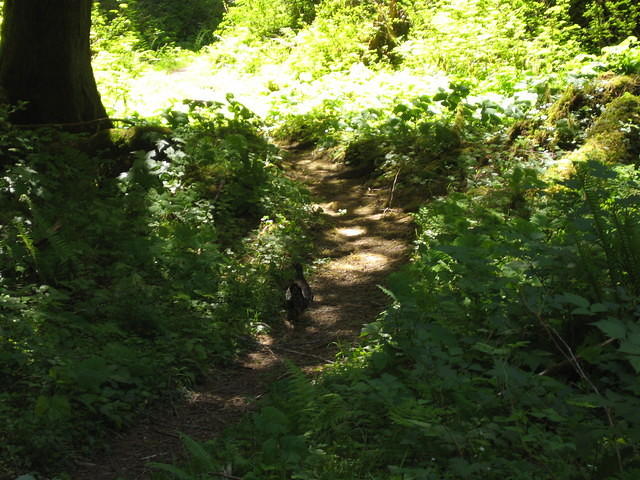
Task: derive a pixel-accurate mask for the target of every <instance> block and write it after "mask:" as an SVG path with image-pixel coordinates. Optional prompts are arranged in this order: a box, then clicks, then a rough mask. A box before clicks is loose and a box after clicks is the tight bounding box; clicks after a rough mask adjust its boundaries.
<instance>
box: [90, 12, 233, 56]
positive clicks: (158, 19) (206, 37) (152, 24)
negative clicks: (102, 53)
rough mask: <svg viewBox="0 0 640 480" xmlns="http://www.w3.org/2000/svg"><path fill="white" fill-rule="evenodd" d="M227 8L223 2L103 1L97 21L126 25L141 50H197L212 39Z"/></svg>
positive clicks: (97, 13)
mask: <svg viewBox="0 0 640 480" xmlns="http://www.w3.org/2000/svg"><path fill="white" fill-rule="evenodd" d="M225 5H226V4H225V2H224V0H185V1H182V2H179V3H176V2H171V1H157V0H130V1H128V2H119V1H116V0H102V1H100V2H97V5H96V10H95V13H94V20H96V19H97V20H101V19H104V20H106V21H107V22H108V23H109V24H112V23H113V22H115V23H116V24H119V23H121V22H126V23H127V24H128V27H127V31H128V32H129V33H131V34H133V35H134V36H135V37H136V40H137V45H136V46H137V47H138V48H140V47H142V48H143V49H153V50H156V49H159V48H162V47H165V46H171V45H179V46H181V47H185V48H193V49H196V50H197V49H199V48H200V47H203V46H204V45H207V44H209V43H210V42H211V41H212V40H213V32H214V31H215V29H216V27H217V26H218V24H219V23H220V22H221V21H222V17H223V15H224V12H225V8H226V6H225Z"/></svg>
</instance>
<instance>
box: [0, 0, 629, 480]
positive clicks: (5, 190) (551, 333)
mask: <svg viewBox="0 0 640 480" xmlns="http://www.w3.org/2000/svg"><path fill="white" fill-rule="evenodd" d="M169 3H171V2H163V1H160V2H148V1H143V0H137V1H131V2H128V3H118V2H112V1H105V2H97V3H96V5H95V8H94V24H93V33H92V46H93V50H94V62H93V63H94V69H95V71H96V77H97V80H98V83H99V86H100V89H101V92H102V94H103V98H104V102H105V104H106V105H107V108H108V111H109V112H110V113H111V114H113V115H115V116H117V117H119V118H122V117H125V120H126V121H128V122H134V123H136V124H138V126H142V127H146V126H149V125H148V124H154V125H155V126H156V127H157V125H156V124H161V125H162V127H161V128H160V129H159V131H160V132H164V133H163V134H161V135H160V136H159V137H158V138H156V141H157V143H155V147H154V150H153V151H151V152H147V151H137V152H135V153H133V154H130V153H129V152H124V153H123V152H122V151H117V149H116V150H109V151H102V152H97V151H95V150H92V149H91V148H87V145H90V144H91V142H87V139H83V138H78V137H69V136H66V135H63V134H61V133H59V132H55V131H38V132H30V131H26V130H19V129H15V128H13V127H11V125H9V124H8V123H7V122H6V120H5V119H6V117H7V112H4V111H3V112H2V115H0V150H1V152H2V155H3V156H2V158H1V159H0V161H1V165H0V166H1V167H2V168H3V174H2V176H1V177H0V202H2V209H0V271H1V274H0V298H1V303H0V322H1V323H0V341H1V342H2V347H3V348H2V350H1V351H0V380H1V381H2V385H3V387H0V421H2V424H3V428H2V429H0V444H2V445H3V447H4V448H3V450H2V454H1V456H0V476H6V477H11V476H15V475H17V474H19V473H24V472H27V471H34V472H35V471H46V472H52V471H59V470H60V469H62V468H63V467H60V461H63V460H67V461H68V460H73V459H77V458H78V457H79V456H88V455H89V454H90V453H91V452H93V451H95V450H96V449H97V448H98V447H99V446H101V445H102V444H103V441H104V439H105V438H106V437H108V436H109V435H110V432H113V431H114V430H119V429H123V428H126V427H127V426H128V425H130V424H131V423H132V422H133V421H134V420H135V418H136V416H137V415H138V414H139V413H140V412H141V411H142V410H144V409H145V408H146V407H148V406H149V405H150V403H151V402H154V401H156V400H157V399H159V398H160V397H162V396H163V395H165V394H170V395H176V394H177V393H176V392H178V391H179V390H180V389H181V388H183V387H189V386H190V385H192V384H193V383H194V382H197V381H198V379H199V378H200V377H201V376H202V375H203V374H204V373H205V372H206V370H207V368H208V366H209V365H210V364H211V363H212V362H215V363H224V362H227V361H230V360H231V359H232V358H233V356H234V354H235V353H236V352H237V351H238V350H239V349H241V348H242V344H243V342H244V341H245V340H246V339H247V338H248V337H249V336H250V335H252V334H254V333H256V332H257V331H259V330H260V329H263V328H265V324H266V323H269V322H273V321H277V319H278V317H279V313H280V312H279V309H280V297H281V293H282V290H283V289H282V286H283V281H284V280H285V279H286V278H287V275H288V272H287V267H288V265H290V264H291V263H292V262H295V261H299V260H300V259H301V258H302V255H303V252H308V251H309V250H310V246H309V237H308V236H307V232H308V230H309V228H310V225H311V224H312V222H313V218H314V215H313V211H312V210H311V208H310V207H309V200H308V198H307V194H306V193H305V192H304V190H302V189H301V188H300V187H299V186H297V185H295V184H294V183H292V182H291V181H290V180H288V179H286V177H284V176H283V174H282V171H281V168H280V158H279V154H278V151H277V149H275V147H273V146H272V145H271V144H270V143H269V142H268V141H267V140H266V136H269V137H271V138H275V139H277V140H279V141H283V142H284V141H292V142H296V143H298V144H300V145H307V146H313V147H315V148H317V149H324V150H326V151H328V152H331V153H332V154H333V155H334V157H335V159H336V160H339V161H344V162H346V163H347V164H348V167H349V168H350V169H352V171H353V172H358V173H359V174H360V175H362V176H363V181H367V182H370V183H371V184H372V186H375V187H376V188H379V187H390V186H391V185H393V188H394V189H395V188H396V187H397V192H396V199H397V201H398V203H399V206H403V207H407V208H410V209H412V210H414V211H415V212H416V213H415V221H416V226H417V233H416V241H415V252H414V256H413V259H412V262H411V264H410V265H409V266H407V267H406V268H405V269H404V270H403V271H401V272H400V273H398V274H397V275H395V276H394V277H393V278H392V279H391V280H390V281H389V283H388V289H387V293H388V294H389V297H390V299H391V300H390V301H391V302H392V305H391V306H390V307H389V308H388V309H387V310H386V311H385V312H383V313H382V314H381V315H380V317H379V318H378V319H377V320H375V321H373V322H372V323H371V324H369V325H367V326H366V327H365V329H364V332H363V338H362V340H361V344H360V346H357V347H353V348H352V349H349V350H345V351H343V352H342V353H341V354H340V356H339V362H337V363H336V364H335V365H333V366H331V367H327V368H326V369H325V371H324V372H323V373H322V374H321V375H319V376H318V377H317V378H314V379H308V378H307V377H306V376H305V375H303V374H302V373H301V372H300V371H299V370H298V369H297V368H296V367H295V366H293V365H291V366H289V375H288V378H286V379H285V380H284V381H282V382H279V383H278V384H276V385H275V386H274V387H273V390H272V392H271V394H270V395H269V397H268V398H267V399H266V400H265V402H264V403H263V404H262V405H261V406H260V408H258V409H257V411H256V413H254V414H252V415H250V416H249V417H248V418H247V419H246V420H245V422H244V423H243V424H242V425H241V426H239V427H234V430H233V431H229V432H227V433H226V434H225V435H224V436H222V437H221V438H219V439H217V440H212V441H210V442H204V443H198V442H195V441H193V440H191V439H189V438H186V437H185V446H186V448H187V450H188V452H189V454H190V457H189V458H188V459H187V460H186V461H185V462H184V463H183V464H181V465H156V467H157V469H158V476H159V477H162V478H180V479H195V478H211V477H212V476H213V477H216V478H218V476H219V475H218V474H223V476H224V475H226V476H241V478H243V479H245V480H249V479H252V478H253V479H260V480H267V479H288V478H299V479H327V480H329V479H331V480H333V479H351V478H353V479H363V478H371V479H377V478H379V479H404V480H410V479H416V480H417V479H434V480H435V479H438V480H440V479H462V478H482V479H494V478H495V479H498V478H500V479H501V478H509V479H523V480H524V479H549V480H551V479H553V480H560V479H562V480H564V479H567V480H569V479H584V478H589V479H594V480H596V479H598V480H599V479H617V480H631V479H635V478H637V477H638V475H640V452H639V447H638V445H639V444H640V443H639V441H640V438H639V437H640V434H639V433H638V432H640V428H639V426H638V420H637V411H638V407H639V405H638V400H637V399H638V395H639V394H640V391H638V386H637V375H638V372H639V370H640V363H639V361H638V358H639V357H638V355H640V331H639V330H638V315H639V313H638V308H637V304H638V295H639V294H640V271H638V266H637V265H638V260H639V257H640V243H639V242H640V232H639V231H638V223H639V220H640V219H639V218H638V217H639V215H640V212H639V211H638V207H637V204H638V201H637V200H638V194H639V191H640V173H639V172H638V169H637V159H638V147H637V144H638V132H639V127H638V111H639V110H638V105H640V100H639V99H638V94H639V93H640V89H639V88H638V85H640V81H639V80H638V74H640V54H639V51H640V49H639V48H638V43H637V39H636V38H635V37H633V36H630V35H638V33H639V32H638V27H637V22H636V21H634V20H637V18H638V14H639V10H638V7H637V6H636V5H635V4H634V3H633V2H628V1H626V0H615V1H611V2H599V1H596V0H587V1H584V2H583V1H573V0H556V1H551V2H548V1H542V0H540V1H539V0H469V1H466V0H441V1H437V2H433V1H426V0H425V1H422V0H420V1H414V2H410V1H405V0H398V1H395V0H389V1H382V0H376V1H371V2H365V1H360V0H325V1H321V2H316V1H312V0H296V1H292V2H285V1H280V0H277V1H270V2H267V1H264V0H242V1H238V2H222V1H217V0H215V1H214V0H197V1H196V0H193V1H190V2H180V4H179V6H176V5H178V4H177V3H176V2H174V4H171V5H169ZM1 4H2V2H0V5H1ZM223 12H224V13H223ZM223 17H224V18H223ZM216 28H217V29H216ZM625 39H626V40H625ZM621 42H622V43H621ZM601 47H606V48H604V49H602V50H600V49H601ZM198 49H200V50H199V51H198ZM195 51H197V53H196V52H195ZM178 78H180V79H182V81H183V82H185V79H188V82H186V83H188V85H183V84H179V83H180V82H177V79H178ZM229 93H233V94H235V96H233V95H232V96H230V95H228V94H229ZM183 99H184V100H183ZM245 105H246V106H245ZM252 111H255V112H257V113H258V115H255V114H253V113H251V112H252ZM141 118H146V120H141ZM157 131H158V130H157ZM621 162H625V163H626V164H624V165H623V164H622V163H621ZM396 182H397V183H396ZM427 199H428V200H429V203H426V204H425V200H427ZM394 206H395V205H394ZM27 478H29V477H27Z"/></svg>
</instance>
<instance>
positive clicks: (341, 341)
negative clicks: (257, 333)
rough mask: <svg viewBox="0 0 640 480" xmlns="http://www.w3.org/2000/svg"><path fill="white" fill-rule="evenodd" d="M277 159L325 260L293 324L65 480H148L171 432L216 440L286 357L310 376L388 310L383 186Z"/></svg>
mask: <svg viewBox="0 0 640 480" xmlns="http://www.w3.org/2000/svg"><path fill="white" fill-rule="evenodd" d="M286 163H287V166H288V171H289V174H290V176H291V177H293V178H295V179H296V180H299V181H302V182H304V183H305V184H306V185H307V186H308V187H309V189H310V190H311V193H312V194H313V196H314V198H315V199H316V201H317V202H318V206H319V207H321V208H322V210H323V212H324V213H323V217H324V221H323V223H322V225H323V226H322V227H321V228H320V229H319V230H318V231H317V232H316V239H315V241H316V245H317V250H318V254H317V256H318V257H319V258H325V259H326V262H324V263H322V264H321V265H320V266H318V268H317V269H316V272H315V274H314V275H313V276H311V277H310V278H309V283H310V284H311V288H312V289H313V292H314V295H315V301H314V303H313V304H312V306H311V307H310V308H309V310H307V312H305V314H304V317H303V319H302V320H301V322H300V323H299V324H297V325H295V327H293V328H283V329H280V331H276V332H273V333H272V335H270V336H264V337H262V338H260V339H259V342H260V343H259V344H258V345H256V348H255V349H253V350H252V351H250V352H248V353H247V354H246V355H245V356H244V357H242V358H240V359H239V360H238V361H237V362H236V363H234V364H233V365H231V366H228V367H224V368H220V369H217V370H214V371H212V372H210V374H209V375H208V377H207V378H206V379H205V382H204V383H203V384H201V385H198V386H196V387H194V389H193V391H189V392H188V393H187V394H186V395H185V398H184V400H180V401H178V402H175V403H174V404H172V405H169V406H167V405H164V406H162V407H158V408H156V409H154V410H153V411H151V412H149V414H148V415H147V416H146V417H145V418H144V419H142V421H141V422H140V423H139V424H138V425H137V426H136V427H134V428H133V429H132V430H130V431H128V432H126V433H124V434H122V435H120V436H117V437H115V438H114V442H113V444H112V446H111V448H110V451H109V452H108V453H107V454H103V455H101V456H100V457H99V458H95V459H91V460H86V459H82V460H80V459H78V460H76V463H77V465H78V469H77V471H76V472H75V473H73V474H72V478H73V479H74V480H116V479H120V478H121V479H126V480H134V479H135V480H137V479H144V478H148V477H149V474H150V472H151V468H150V467H149V466H148V463H149V462H160V463H169V462H172V461H173V460H175V459H176V458H177V457H178V456H179V455H180V453H181V452H182V443H181V441H180V433H184V434H187V435H189V436H190V437H192V438H195V439H196V440H206V439H210V438H214V437H216V436H217V435H219V434H220V433H221V432H222V431H223V430H224V429H225V428H226V427H228V426H230V425H232V424H234V423H236V422H238V421H239V420H240V418H241V417H242V416H243V415H244V414H245V413H247V412H248V411H249V410H251V408H252V407H253V405H254V404H255V401H256V400H257V399H259V398H260V397H261V396H262V395H263V394H264V393H265V392H266V391H267V389H268V386H269V384H270V383H272V382H273V381H274V380H276V379H277V378H279V377H280V376H282V374H283V372H284V371H285V366H284V363H283V362H284V361H285V360H290V361H292V362H294V363H295V364H296V365H298V366H300V367H301V368H303V369H305V371H308V372H310V373H311V372H313V371H317V370H318V369H320V368H321V367H322V366H323V365H325V364H327V363H329V362H330V361H331V359H332V358H333V356H334V354H335V353H336V351H337V350H338V345H348V344H351V343H353V342H354V341H355V340H356V337H357V336H358V334H359V332H360V330H361V328H362V325H363V324H365V323H368V322H371V321H373V320H374V319H375V318H376V316H377V314H378V313H379V312H380V311H382V310H383V309H384V307H385V306H386V305H388V303H389V298H388V297H387V296H386V295H385V294H384V293H383V292H382V291H381V290H380V288H378V285H379V284H382V283H383V282H384V280H385V278H386V277H387V276H388V275H389V274H390V273H391V272H393V271H394V270H396V269H397V268H398V267H399V266H400V265H401V264H402V263H404V262H406V260H407V256H408V251H409V244H410V237H411V234H412V224H411V217H410V216H409V215H407V214H405V213H403V212H401V211H399V210H394V209H386V208H385V207H386V204H387V203H388V198H389V193H390V192H389V190H386V189H382V190H378V191H373V190H370V189H368V188H367V187H365V186H363V185H362V182H361V179H354V178H344V177H348V176H349V175H348V174H346V175H345V172H344V166H343V165H342V164H339V163H335V162H333V161H331V159H329V158H328V156H327V155H315V154H314V153H312V152H309V151H303V152H299V151H298V152H296V151H293V152H291V154H290V156H289V159H288V160H287V162H286Z"/></svg>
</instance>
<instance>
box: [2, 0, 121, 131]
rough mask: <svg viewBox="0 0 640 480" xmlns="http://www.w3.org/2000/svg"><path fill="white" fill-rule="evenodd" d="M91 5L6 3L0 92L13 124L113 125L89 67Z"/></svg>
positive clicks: (87, 1)
mask: <svg viewBox="0 0 640 480" xmlns="http://www.w3.org/2000/svg"><path fill="white" fill-rule="evenodd" d="M91 4H92V0H5V2H4V23H3V25H2V44H1V46H0V88H1V89H2V90H3V92H2V93H3V94H4V97H5V98H4V100H5V101H6V102H7V103H9V104H10V105H18V104H19V103H20V102H27V103H26V106H25V107H24V108H22V109H19V110H18V111H16V112H14V113H13V114H12V116H11V121H12V122H13V123H15V124H34V125H37V124H62V125H61V126H63V127H67V129H69V130H74V131H86V130H94V131H95V130H96V129H97V128H106V127H109V126H111V123H110V121H109V120H108V119H107V114H106V111H105V109H104V106H103V105H102V101H101V100H100V94H99V93H98V88H97V86H96V82H95V78H94V76H93V69H92V68H91V51H90V45H89V34H90V30H91Z"/></svg>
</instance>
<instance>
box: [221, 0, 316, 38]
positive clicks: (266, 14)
mask: <svg viewBox="0 0 640 480" xmlns="http://www.w3.org/2000/svg"><path fill="white" fill-rule="evenodd" d="M316 3H318V1H317V0H293V1H283V0H276V1H273V0H269V1H267V0H239V1H237V2H235V3H234V5H233V6H231V8H230V9H229V12H228V14H227V15H226V17H225V23H224V26H223V29H227V30H231V29H235V28H247V29H249V31H250V32H251V33H252V34H253V35H255V38H257V39H264V38H268V37H272V36H277V35H279V34H281V33H282V32H283V30H285V29H298V28H300V27H302V26H303V25H305V24H309V23H311V22H312V21H313V19H314V18H315V4H316Z"/></svg>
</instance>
